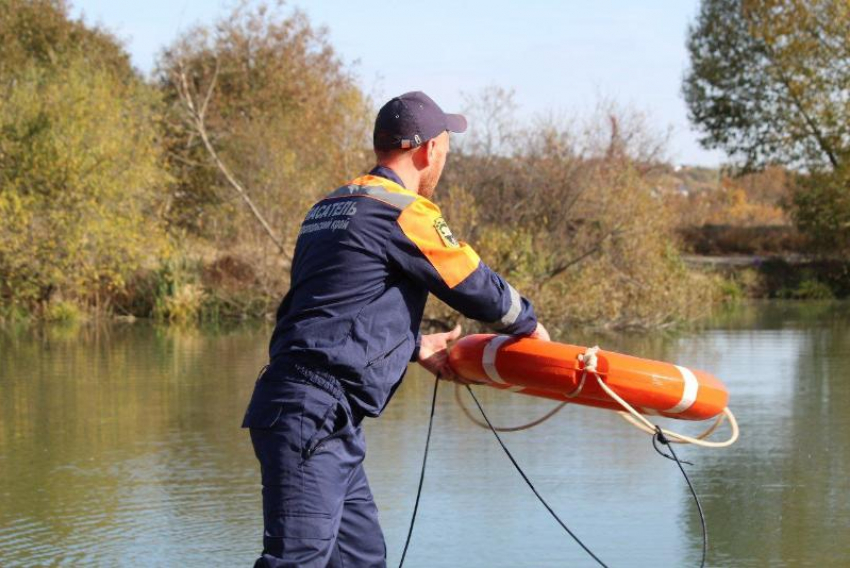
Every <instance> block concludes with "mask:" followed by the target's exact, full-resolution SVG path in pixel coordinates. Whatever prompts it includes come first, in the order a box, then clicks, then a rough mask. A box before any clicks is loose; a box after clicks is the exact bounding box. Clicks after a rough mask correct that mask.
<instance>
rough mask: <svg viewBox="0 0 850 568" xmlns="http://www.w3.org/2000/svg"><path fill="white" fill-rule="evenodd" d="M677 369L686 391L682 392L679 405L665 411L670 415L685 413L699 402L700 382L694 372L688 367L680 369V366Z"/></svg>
mask: <svg viewBox="0 0 850 568" xmlns="http://www.w3.org/2000/svg"><path fill="white" fill-rule="evenodd" d="M675 367H676V368H677V369H679V372H680V373H681V374H682V379H683V382H684V390H683V391H682V399H681V400H680V401H679V403H678V404H676V406H674V407H673V408H670V409H668V410H665V411H664V412H668V413H670V414H678V413H680V412H684V411H686V410H687V409H689V408H690V407H691V406H693V404H694V402H696V400H697V392H698V391H699V381H698V380H697V378H696V376H695V375H694V374H693V372H692V371H691V370H690V369H688V368H687V367H680V366H679V365H675Z"/></svg>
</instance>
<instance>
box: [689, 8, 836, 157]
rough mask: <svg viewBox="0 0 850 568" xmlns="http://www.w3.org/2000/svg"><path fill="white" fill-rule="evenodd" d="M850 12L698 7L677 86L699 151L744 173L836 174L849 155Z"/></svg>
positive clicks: (821, 9)
mask: <svg viewBox="0 0 850 568" xmlns="http://www.w3.org/2000/svg"><path fill="white" fill-rule="evenodd" d="M848 29H850V4H848V3H847V2H846V1H844V0H805V1H804V0H703V2H702V5H701V8H700V13H699V15H698V17H697V20H696V23H695V24H694V25H693V26H692V27H691V28H690V29H689V33H688V41H687V48H688V51H689V53H690V58H691V68H690V69H689V71H688V72H687V74H686V77H685V80H684V86H683V90H684V95H685V99H686V101H687V103H688V106H689V109H690V118H691V120H692V121H693V122H694V124H696V125H697V126H698V127H699V128H700V129H701V130H702V131H703V133H704V136H703V138H702V140H701V142H702V144H703V145H704V146H705V147H707V148H722V149H724V150H726V151H727V152H728V153H729V154H730V156H732V157H733V159H736V160H737V161H738V162H739V163H740V165H741V166H743V168H744V169H745V170H751V169H758V168H761V167H763V166H765V165H767V164H770V163H779V164H784V165H787V166H790V167H796V168H804V169H807V170H810V171H812V170H827V171H833V170H838V169H840V168H842V167H843V166H844V165H845V162H846V161H847V159H848V153H850V96H848V88H850V34H848V33H847V30H848Z"/></svg>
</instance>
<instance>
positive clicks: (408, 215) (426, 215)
mask: <svg viewBox="0 0 850 568" xmlns="http://www.w3.org/2000/svg"><path fill="white" fill-rule="evenodd" d="M398 224H399V225H400V226H401V230H402V232H404V234H405V235H406V236H407V238H409V239H410V240H411V241H413V243H414V244H415V245H416V246H417V247H418V248H419V250H420V251H422V254H424V255H425V258H427V259H428V261H429V262H430V263H431V265H433V267H434V268H435V269H436V271H437V273H438V274H439V275H440V277H441V278H442V279H443V281H444V282H445V283H446V285H447V286H448V287H449V288H454V287H455V286H457V285H458V284H460V283H461V282H463V281H464V280H466V278H467V277H468V276H469V275H470V274H472V273H473V272H474V271H475V269H476V268H478V263H479V262H481V259H480V258H479V256H478V254H477V253H476V252H475V251H474V250H472V247H470V246H469V245H468V244H466V243H465V242H463V241H458V240H456V239H455V238H454V236H453V235H452V233H451V231H450V230H449V227H448V225H447V224H446V222H445V221H444V220H443V216H442V214H441V213H440V208H439V207H437V206H436V205H435V204H434V203H432V202H431V201H429V200H428V199H425V198H424V197H419V198H418V199H417V200H416V201H414V202H413V203H411V204H410V205H409V206H407V207H406V208H405V209H404V210H403V211H402V212H401V215H399V217H398Z"/></svg>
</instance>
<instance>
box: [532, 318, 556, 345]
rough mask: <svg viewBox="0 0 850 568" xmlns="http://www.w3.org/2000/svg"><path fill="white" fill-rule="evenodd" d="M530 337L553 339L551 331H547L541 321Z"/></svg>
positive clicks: (544, 339)
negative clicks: (550, 337)
mask: <svg viewBox="0 0 850 568" xmlns="http://www.w3.org/2000/svg"><path fill="white" fill-rule="evenodd" d="M528 337H530V338H531V339H540V340H542V341H552V340H551V339H549V332H548V331H546V328H545V327H543V324H542V323H540V322H537V327H536V328H535V329H534V331H533V332H531V335H529V336H528Z"/></svg>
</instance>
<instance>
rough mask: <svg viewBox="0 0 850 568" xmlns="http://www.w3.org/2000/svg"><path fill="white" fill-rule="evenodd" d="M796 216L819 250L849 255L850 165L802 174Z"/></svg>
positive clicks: (795, 203)
mask: <svg viewBox="0 0 850 568" xmlns="http://www.w3.org/2000/svg"><path fill="white" fill-rule="evenodd" d="M792 216H793V218H794V221H795V223H796V224H797V226H798V227H799V228H800V230H801V231H802V232H803V233H805V234H806V235H808V236H809V238H810V240H811V242H812V244H813V245H814V247H815V249H816V250H818V251H820V252H822V253H825V254H828V255H841V256H845V257H846V254H847V253H848V252H850V166H848V167H845V168H842V169H840V170H838V171H836V172H831V173H824V172H816V173H813V174H809V175H802V176H800V180H799V186H798V188H797V190H796V191H795V192H794V196H793V208H792Z"/></svg>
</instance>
